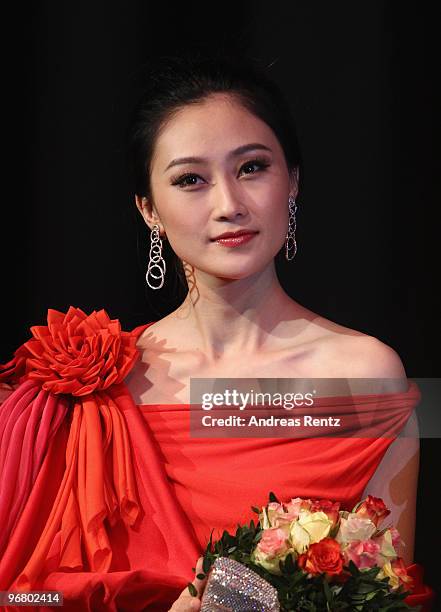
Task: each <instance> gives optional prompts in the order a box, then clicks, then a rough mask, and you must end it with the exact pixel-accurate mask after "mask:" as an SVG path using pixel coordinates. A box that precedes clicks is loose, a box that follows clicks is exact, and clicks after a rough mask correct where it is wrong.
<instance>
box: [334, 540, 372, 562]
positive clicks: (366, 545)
mask: <svg viewBox="0 0 441 612" xmlns="http://www.w3.org/2000/svg"><path fill="white" fill-rule="evenodd" d="M379 552H380V546H379V544H377V542H375V541H374V540H353V541H352V542H350V543H349V544H348V546H347V547H346V548H345V549H344V550H343V555H344V557H345V560H346V563H349V561H353V562H354V563H355V565H356V566H357V567H358V569H366V568H369V567H373V566H374V565H378V555H379Z"/></svg>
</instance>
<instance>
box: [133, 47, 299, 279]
mask: <svg viewBox="0 0 441 612" xmlns="http://www.w3.org/2000/svg"><path fill="white" fill-rule="evenodd" d="M142 79H143V81H144V87H143V92H142V95H141V96H140V99H139V102H138V103H137V105H136V106H135V108H134V111H133V114H132V117H131V121H130V126H129V134H128V137H129V142H128V157H129V164H130V170H131V174H132V180H133V185H134V190H135V193H136V194H137V195H139V196H145V197H147V198H149V199H150V200H152V201H153V197H152V189H151V184H150V170H151V161H152V157H153V152H154V148H155V143H156V140H157V138H158V135H159V132H160V129H161V127H162V126H163V125H164V124H165V123H166V122H167V120H168V119H170V118H171V117H172V116H173V114H174V113H175V112H177V111H179V110H180V109H182V108H183V107H185V106H187V105H189V104H197V103H200V102H201V101H203V100H204V99H205V98H207V97H208V96H210V95H211V94H214V93H228V94H230V95H233V96H235V97H236V98H237V99H238V101H239V102H240V103H241V104H242V105H243V106H244V107H245V108H246V109H247V110H249V111H250V112H251V113H252V114H253V115H255V116H256V117H258V118H259V119H261V120H262V121H264V122H265V123H266V124H267V125H268V126H269V127H270V128H271V129H272V130H273V132H274V133H275V135H276V136H277V138H278V140H279V142H280V145H281V147H282V150H283V152H284V156H285V160H286V164H287V167H288V169H289V170H290V171H292V170H293V169H294V168H296V167H300V170H301V174H302V159H301V154H300V149H299V145H298V141H297V134H296V128H295V124H294V120H293V117H292V115H291V111H290V108H289V106H288V104H287V101H286V100H285V98H284V96H283V94H282V92H281V90H280V89H279V87H278V86H277V84H276V83H275V82H274V81H273V80H272V79H271V78H270V77H269V76H268V75H267V74H266V72H265V69H264V67H263V66H261V65H259V64H258V62H257V61H256V60H252V59H244V58H239V57H226V56H222V57H220V56H216V55H213V56H211V57H203V56H201V55H198V54H197V53H195V52H193V53H192V54H189V55H185V56H182V57H178V56H160V57H158V58H155V59H154V60H152V61H151V62H149V65H148V66H147V69H146V70H144V71H143V74H142ZM178 259H179V258H177V257H176V260H178ZM179 264H181V265H179ZM176 266H177V270H178V272H179V273H180V274H183V270H182V262H180V260H179V262H178V261H176ZM183 278H184V282H185V275H184V277H183Z"/></svg>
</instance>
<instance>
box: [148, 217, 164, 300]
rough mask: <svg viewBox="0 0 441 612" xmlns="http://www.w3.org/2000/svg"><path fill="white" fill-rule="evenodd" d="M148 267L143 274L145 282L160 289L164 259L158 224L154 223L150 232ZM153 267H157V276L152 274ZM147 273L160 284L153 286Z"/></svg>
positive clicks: (162, 282) (162, 279)
mask: <svg viewBox="0 0 441 612" xmlns="http://www.w3.org/2000/svg"><path fill="white" fill-rule="evenodd" d="M149 257H150V259H149V267H148V268H147V274H146V275H145V280H146V281H147V284H148V286H149V287H151V288H152V289H161V287H162V285H163V284H164V276H165V260H164V259H163V257H162V240H161V238H160V236H159V225H157V224H156V225H154V226H153V228H152V231H151V233H150V254H149ZM154 268H158V270H159V276H156V275H155V274H153V272H152V270H153V269H154ZM149 275H150V276H151V277H152V278H154V279H156V280H158V279H161V280H160V284H159V285H158V286H157V287H155V286H154V285H151V284H150V281H149Z"/></svg>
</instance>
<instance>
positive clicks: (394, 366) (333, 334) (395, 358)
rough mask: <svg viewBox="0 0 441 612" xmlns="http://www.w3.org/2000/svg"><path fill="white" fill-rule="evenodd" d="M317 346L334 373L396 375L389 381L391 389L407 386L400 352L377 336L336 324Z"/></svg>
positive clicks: (405, 387)
mask: <svg viewBox="0 0 441 612" xmlns="http://www.w3.org/2000/svg"><path fill="white" fill-rule="evenodd" d="M318 346H319V349H318V351H319V354H320V358H321V360H326V362H327V363H328V364H330V369H331V374H330V375H331V376H336V377H344V378H378V379H379V378H381V379H393V380H390V382H389V381H388V387H389V390H390V391H391V392H392V391H397V392H398V391H405V390H407V388H408V381H407V375H406V371H405V368H404V365H403V362H402V360H401V358H400V356H399V354H398V353H397V351H396V350H395V349H394V348H393V347H391V346H389V345H388V344H386V343H385V342H382V341H381V340H379V339H378V338H376V337H375V336H370V335H368V334H365V333H363V332H359V331H357V330H354V329H350V328H347V327H344V326H340V325H336V324H334V325H333V326H332V329H328V333H326V334H325V335H323V336H322V337H321V339H320V342H319V343H318Z"/></svg>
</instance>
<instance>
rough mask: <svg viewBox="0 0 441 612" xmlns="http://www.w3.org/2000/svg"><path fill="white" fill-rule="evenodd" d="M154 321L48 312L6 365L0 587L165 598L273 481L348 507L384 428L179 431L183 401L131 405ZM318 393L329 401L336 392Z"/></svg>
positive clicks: (373, 463)
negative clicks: (216, 434) (323, 434)
mask: <svg viewBox="0 0 441 612" xmlns="http://www.w3.org/2000/svg"><path fill="white" fill-rule="evenodd" d="M152 323H153V322H152ZM152 323H149V324H147V325H142V326H139V327H137V328H136V329H134V330H133V331H132V332H124V331H121V327H120V324H119V322H118V321H117V320H110V319H109V317H108V316H107V314H106V313H105V311H103V310H101V311H99V312H95V311H94V312H93V313H91V314H90V315H86V314H85V313H84V312H83V311H82V310H81V309H78V308H73V307H71V308H69V311H68V312H67V313H66V314H64V313H60V312H58V311H55V310H49V312H48V326H36V327H32V328H31V331H32V334H33V336H34V339H31V340H29V341H28V342H26V343H25V344H23V345H22V346H21V347H19V349H17V351H16V352H15V355H14V358H13V359H12V360H11V361H10V362H8V363H7V364H5V365H4V366H2V368H1V370H0V380H3V381H7V382H9V383H15V384H16V385H17V386H16V388H15V390H14V392H13V393H12V394H11V395H10V396H9V397H8V398H7V399H6V400H5V401H4V403H3V404H2V405H1V407H0V473H1V474H2V477H1V481H0V524H1V525H2V531H1V533H0V559H1V561H0V590H4V591H5V590H9V591H30V590H34V591H35V590H51V591H54V590H56V591H62V592H63V596H64V606H63V609H64V610H66V611H70V610H71V611H72V612H73V611H75V612H77V611H78V612H79V611H82V610H93V611H98V610H103V611H111V610H115V611H116V610H127V611H129V610H130V611H134V610H152V611H157V612H166V611H167V610H168V609H169V608H170V606H171V605H172V603H173V601H175V600H176V599H177V597H178V596H179V594H180V592H181V591H182V589H183V588H184V587H185V586H186V584H187V583H188V582H189V581H191V580H192V579H193V577H194V573H193V571H192V568H193V567H194V566H195V565H196V560H197V558H198V557H199V556H200V555H201V554H202V552H203V549H204V548H205V545H206V543H207V540H208V538H209V535H210V531H211V529H212V528H214V529H215V531H214V534H213V537H214V538H215V537H216V536H217V535H219V536H220V535H221V533H222V531H223V530H224V529H227V530H232V531H233V530H235V528H236V526H237V523H242V522H249V521H250V520H251V518H255V514H253V512H252V510H251V508H250V506H251V505H264V504H266V503H267V500H268V492H269V491H275V492H276V493H277V495H278V497H279V498H280V499H282V500H288V499H290V498H291V497H296V496H299V497H306V498H329V499H334V500H339V501H340V502H341V507H342V508H344V509H349V510H350V509H351V508H352V507H353V505H354V504H355V502H356V501H358V500H359V499H360V498H361V494H362V492H363V491H364V489H365V486H366V485H367V483H368V481H369V480H370V478H371V476H372V474H373V473H374V472H375V470H376V468H377V466H378V465H379V463H380V461H381V459H382V457H383V455H384V453H385V452H386V450H387V448H388V447H389V445H390V443H391V442H392V441H393V438H390V437H388V438H386V437H380V438H343V437H342V438H332V439H327V438H222V439H216V440H215V441H213V439H210V438H194V437H191V436H190V434H189V412H190V409H189V406H187V405H182V404H176V405H157V404H154V405H138V406H137V405H136V404H135V403H134V401H133V399H132V397H131V395H130V393H129V392H128V390H127V387H126V386H125V384H124V378H125V377H126V375H127V374H128V372H129V371H130V369H131V368H132V366H133V364H134V363H135V361H136V359H137V358H138V357H139V352H138V349H137V348H136V341H137V338H138V337H139V335H140V334H141V332H142V331H143V330H144V329H145V328H146V327H147V326H148V325H151V324H152ZM419 397H420V395H419V390H418V388H417V386H416V385H415V383H411V385H410V387H409V390H408V391H406V392H404V393H397V394H388V395H384V396H375V402H376V408H378V407H379V406H380V408H381V409H383V408H384V414H387V415H390V414H396V415H401V416H399V418H403V416H402V415H403V414H404V415H405V418H407V416H408V414H409V410H412V408H413V407H414V406H415V405H416V403H418V400H419ZM372 398H373V396H372V395H371V396H357V406H358V407H361V410H363V409H364V408H365V409H366V410H369V403H370V402H372ZM321 400H322V403H323V406H324V407H329V408H330V410H331V411H332V414H334V415H335V414H337V413H338V410H339V407H340V404H341V402H342V400H344V398H335V397H332V398H321ZM353 400H354V398H352V401H353ZM394 411H396V412H395V413H394ZM275 467H277V469H274V468H275ZM408 572H409V573H410V574H411V575H412V576H413V577H414V580H415V582H414V591H413V594H412V595H411V596H409V598H408V599H407V601H408V603H409V604H410V605H418V604H420V605H422V606H423V608H422V610H424V611H428V610H431V601H432V600H433V592H432V590H431V589H430V588H429V587H427V586H425V585H424V584H423V581H422V577H423V576H422V567H421V566H420V565H418V564H412V565H411V566H409V567H408ZM5 609H7V610H11V609H13V608H11V607H8V608H5ZM18 609H19V608H17V610H18ZM34 609H36V608H34ZM39 609H47V610H49V609H53V608H43V607H40V608H39Z"/></svg>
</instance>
